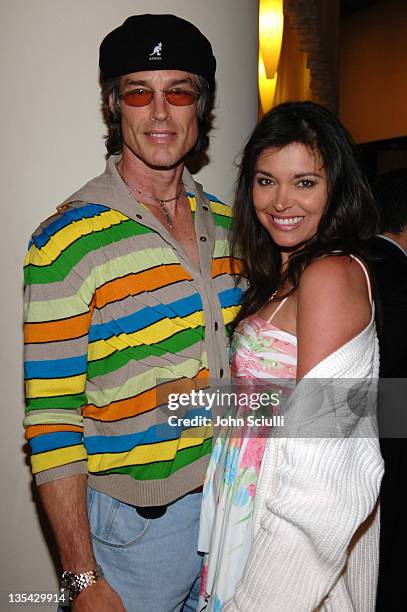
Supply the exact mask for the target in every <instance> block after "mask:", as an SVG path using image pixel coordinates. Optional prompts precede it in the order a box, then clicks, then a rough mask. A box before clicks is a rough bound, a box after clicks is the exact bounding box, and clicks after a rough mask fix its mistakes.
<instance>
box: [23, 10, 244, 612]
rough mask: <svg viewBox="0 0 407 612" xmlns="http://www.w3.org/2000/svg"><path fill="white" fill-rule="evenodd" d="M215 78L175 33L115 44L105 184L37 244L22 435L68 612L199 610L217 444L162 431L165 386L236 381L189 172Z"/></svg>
mask: <svg viewBox="0 0 407 612" xmlns="http://www.w3.org/2000/svg"><path fill="white" fill-rule="evenodd" d="M215 66H216V62H215V58H214V56H213V54H212V49H211V45H210V43H209V41H208V40H207V39H206V38H205V37H204V36H203V35H202V34H201V32H200V31H199V30H198V29H197V28H196V27H195V26H193V25H192V24H190V23H188V22H187V21H184V20H183V19H180V18H178V17H175V16H173V15H138V16H133V17H129V18H128V19H127V20H126V21H125V22H124V24H123V25H122V26H120V27H118V28H117V29H115V30H114V31H112V32H111V33H110V34H108V35H107V36H106V38H105V39H104V41H103V42H102V44H101V47H100V69H101V83H102V102H103V111H104V116H105V119H106V122H107V126H108V136H107V142H106V146H107V149H108V160H107V168H106V171H105V172H104V174H102V175H101V176H99V177H97V178H96V179H93V180H92V181H90V182H89V183H87V184H86V185H85V186H84V187H83V188H82V189H80V190H79V191H78V192H76V193H75V194H74V195H73V196H71V197H70V198H68V199H67V200H66V202H65V204H64V205H63V206H62V207H60V208H59V213H58V214H57V215H56V216H54V217H51V218H50V219H48V220H47V221H46V222H45V223H43V224H42V225H41V226H40V227H39V229H38V230H37V231H36V232H35V233H34V234H33V237H32V241H31V243H30V248H29V253H28V256H27V260H26V265H25V275H26V307H25V343H26V354H25V359H26V362H25V375H26V392H27V412H26V418H25V426H26V428H27V433H26V435H27V438H28V439H30V441H31V449H32V468H33V472H34V474H35V475H36V481H37V484H38V486H39V493H40V497H41V500H42V503H43V506H44V508H45V511H46V513H47V515H48V518H49V520H50V523H51V526H52V529H53V531H54V534H55V537H56V541H57V544H58V549H59V552H60V557H61V563H62V566H63V569H64V574H63V577H62V586H63V587H64V589H65V592H67V593H68V595H69V596H70V597H71V598H73V599H74V609H75V611H76V612H83V611H87V610H89V611H90V610H92V611H95V610H98V611H108V610H114V611H115V612H117V611H120V610H123V609H127V610H130V611H135V612H139V611H140V612H145V611H147V610H148V611H152V612H154V611H156V612H167V611H170V610H171V611H172V610H174V611H175V610H180V609H181V608H182V609H183V610H195V607H196V602H197V597H198V593H197V587H198V586H199V573H200V567H201V560H200V557H199V556H198V554H197V552H196V548H197V535H198V533H197V532H198V519H199V512H200V501H201V492H200V491H201V487H202V483H203V478H204V474H205V469H206V465H207V460H208V454H209V453H210V450H211V439H210V435H211V434H210V430H209V429H208V428H205V427H200V428H199V427H198V428H189V429H185V430H184V431H182V427H175V428H174V427H170V426H169V425H168V423H167V424H166V421H165V419H163V418H162V417H163V414H165V409H163V408H162V406H163V404H165V400H166V398H167V397H168V392H169V391H170V390H171V389H172V387H171V383H169V382H168V380H170V381H185V380H190V381H191V385H195V384H196V385H197V386H199V384H200V383H201V384H202V382H203V380H202V379H204V378H207V377H208V376H211V377H213V378H217V379H222V378H226V377H227V376H228V375H229V367H228V359H227V337H226V333H225V324H227V323H228V322H229V321H231V320H232V318H233V317H234V315H235V313H236V311H237V308H238V303H239V301H240V290H238V289H235V288H234V283H233V278H232V275H231V261H230V258H229V257H228V251H227V240H226V232H227V228H228V226H229V224H230V210H229V208H228V207H226V206H225V205H223V204H221V203H220V202H219V201H218V200H217V199H216V198H214V197H213V196H208V195H206V194H204V192H203V191H202V188H201V186H200V185H199V184H198V183H195V182H194V180H193V179H192V177H191V175H190V174H189V172H188V171H187V170H186V168H185V158H186V156H187V154H189V153H190V152H191V151H193V152H197V151H198V150H199V149H202V147H204V146H205V145H206V144H207V135H206V132H207V129H208V118H209V117H210V111H211V108H212V101H213V93H214V76H215ZM159 406H161V409H159V408H158V407H159ZM195 410H196V409H195ZM190 413H191V414H195V412H194V411H193V410H192V411H191V412H190ZM87 485H88V487H87ZM87 503H88V511H89V521H88V512H87ZM91 534H92V535H91ZM103 574H104V577H103Z"/></svg>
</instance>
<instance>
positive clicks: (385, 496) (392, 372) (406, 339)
mask: <svg viewBox="0 0 407 612" xmlns="http://www.w3.org/2000/svg"><path fill="white" fill-rule="evenodd" d="M375 196H376V202H377V205H378V208H379V212H380V216H381V232H382V233H381V234H380V235H379V236H377V237H376V238H375V240H374V242H373V246H374V252H375V254H376V255H377V256H378V259H377V261H375V262H374V265H373V268H374V273H375V278H376V283H377V290H378V294H379V302H380V303H381V310H382V313H381V319H382V321H381V326H379V342H380V377H381V378H382V379H391V378H404V379H406V378H407V168H401V169H398V170H393V171H391V172H387V173H386V174H383V175H382V176H380V178H379V179H378V181H377V184H376V188H375ZM382 389H383V393H382V397H383V398H384V400H385V401H384V402H383V405H382V407H381V412H380V415H379V416H380V417H381V418H380V419H379V425H380V433H381V434H382V435H383V436H386V437H383V438H381V440H380V446H381V451H382V455H383V458H384V462H385V474H384V477H383V481H382V488H381V494H380V495H381V534H380V570H379V583H378V592H377V606H376V610H377V612H382V611H383V612H384V611H385V612H401V610H404V609H405V605H406V603H405V602H406V597H407V588H406V581H405V576H404V573H405V572H404V569H405V552H406V547H407V529H406V522H405V518H404V503H403V502H404V495H403V493H402V491H404V488H405V479H406V475H407V445H406V439H405V437H406V432H403V431H402V423H401V419H400V416H402V414H403V412H404V409H405V396H404V395H403V397H400V398H398V397H397V395H400V390H401V389H402V388H401V386H400V383H399V382H396V381H389V380H382ZM396 389H398V391H396V397H395V396H394V393H395V390H396ZM386 400H387V401H386ZM396 400H397V403H398V406H397V404H396ZM394 425H395V426H396V428H395V427H394ZM392 436H400V437H397V438H396V437H392Z"/></svg>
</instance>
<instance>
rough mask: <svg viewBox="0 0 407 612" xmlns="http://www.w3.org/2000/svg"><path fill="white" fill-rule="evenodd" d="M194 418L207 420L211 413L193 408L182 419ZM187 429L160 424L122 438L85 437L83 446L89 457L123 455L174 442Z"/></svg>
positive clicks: (171, 414)
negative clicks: (146, 447)
mask: <svg viewBox="0 0 407 612" xmlns="http://www.w3.org/2000/svg"><path fill="white" fill-rule="evenodd" d="M168 416H177V412H176V411H174V412H172V411H170V410H168ZM194 416H204V417H208V418H209V417H210V416H211V413H210V411H209V410H205V409H204V408H194V409H193V410H189V411H188V412H187V413H186V414H185V415H183V418H188V419H189V418H192V417H194ZM188 429H191V427H190V426H189V425H188V426H187V427H183V426H172V425H169V424H168V423H161V424H160V425H153V426H152V427H150V428H149V429H146V431H142V432H138V433H134V434H127V435H123V436H87V437H86V438H85V440H84V444H85V446H86V450H87V452H88V454H89V455H95V454H97V453H125V452H128V451H130V450H132V449H133V448H135V447H136V446H141V445H143V444H154V443H158V442H167V441H169V440H176V439H177V438H179V437H180V436H181V433H182V432H183V431H185V430H188Z"/></svg>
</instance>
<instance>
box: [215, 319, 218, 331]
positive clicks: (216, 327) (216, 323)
mask: <svg viewBox="0 0 407 612" xmlns="http://www.w3.org/2000/svg"><path fill="white" fill-rule="evenodd" d="M218 327H219V325H218V322H217V321H215V325H214V328H215V331H218Z"/></svg>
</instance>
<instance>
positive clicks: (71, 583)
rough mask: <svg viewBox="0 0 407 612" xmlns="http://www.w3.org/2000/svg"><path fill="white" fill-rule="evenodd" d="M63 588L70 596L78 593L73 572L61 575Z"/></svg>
mask: <svg viewBox="0 0 407 612" xmlns="http://www.w3.org/2000/svg"><path fill="white" fill-rule="evenodd" d="M61 589H63V590H64V591H65V592H66V593H67V594H68V595H69V597H71V598H72V597H74V596H75V595H76V593H77V590H78V587H77V585H76V580H75V576H74V574H72V573H71V572H64V573H63V574H62V577H61Z"/></svg>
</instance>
